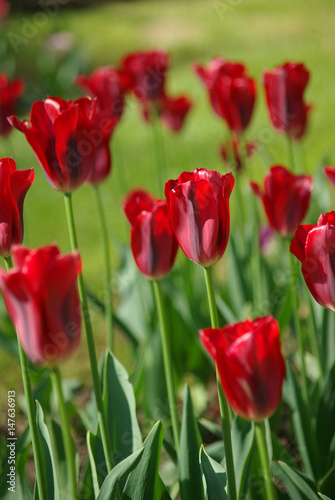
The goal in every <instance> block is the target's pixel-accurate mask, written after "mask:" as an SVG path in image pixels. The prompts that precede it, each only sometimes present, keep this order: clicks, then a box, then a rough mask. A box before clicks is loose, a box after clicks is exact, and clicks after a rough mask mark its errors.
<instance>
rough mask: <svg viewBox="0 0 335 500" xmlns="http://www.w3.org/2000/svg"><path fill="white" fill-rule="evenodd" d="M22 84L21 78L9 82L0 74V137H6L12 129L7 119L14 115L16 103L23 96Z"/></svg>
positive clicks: (5, 76) (3, 74)
mask: <svg viewBox="0 0 335 500" xmlns="http://www.w3.org/2000/svg"><path fill="white" fill-rule="evenodd" d="M23 91H24V82H23V80H21V78H16V79H15V80H13V81H12V82H10V81H9V78H8V76H7V75H6V73H0V135H2V136H7V135H8V134H9V133H10V132H11V130H12V127H11V126H10V124H9V123H8V120H7V117H8V116H10V115H12V114H13V113H15V107H16V101H17V100H18V98H19V97H20V96H21V95H22V94H23Z"/></svg>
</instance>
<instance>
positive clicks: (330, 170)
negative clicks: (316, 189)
mask: <svg viewBox="0 0 335 500" xmlns="http://www.w3.org/2000/svg"><path fill="white" fill-rule="evenodd" d="M324 172H325V175H326V177H327V179H328V180H329V182H331V183H332V185H333V186H334V187H335V167H324Z"/></svg>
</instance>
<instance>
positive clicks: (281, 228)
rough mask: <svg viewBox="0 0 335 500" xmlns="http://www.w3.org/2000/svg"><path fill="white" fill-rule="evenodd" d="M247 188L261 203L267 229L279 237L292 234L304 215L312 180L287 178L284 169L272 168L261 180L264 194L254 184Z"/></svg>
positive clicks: (287, 173) (307, 176)
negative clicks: (269, 228) (266, 220)
mask: <svg viewBox="0 0 335 500" xmlns="http://www.w3.org/2000/svg"><path fill="white" fill-rule="evenodd" d="M250 185H251V188H252V190H253V191H254V193H255V194H256V196H258V197H259V198H260V199H261V200H262V202H263V205H264V209H265V213H266V216H267V218H268V221H269V224H270V226H271V227H272V228H273V229H274V230H275V231H277V232H278V233H279V234H281V235H282V236H289V235H291V234H293V233H294V231H295V230H296V227H297V226H298V224H300V223H301V221H302V219H303V218H304V217H305V215H306V212H307V209H308V206H309V201H310V197H311V191H312V187H313V182H312V178H311V177H310V176H309V175H294V174H291V172H289V171H288V170H287V169H286V168H285V167H282V166H280V165H275V166H273V167H271V168H270V170H269V171H268V173H267V174H266V176H265V180H264V191H263V190H262V189H261V188H260V187H259V186H258V184H256V183H255V182H251V183H250Z"/></svg>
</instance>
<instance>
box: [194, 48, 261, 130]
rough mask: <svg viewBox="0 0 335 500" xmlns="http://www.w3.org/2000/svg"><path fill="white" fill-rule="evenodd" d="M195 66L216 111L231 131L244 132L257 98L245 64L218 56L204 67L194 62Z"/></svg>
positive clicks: (254, 85)
mask: <svg viewBox="0 0 335 500" xmlns="http://www.w3.org/2000/svg"><path fill="white" fill-rule="evenodd" d="M194 69H195V72H196V73H197V75H198V76H199V77H200V78H201V80H202V82H203V83H204V85H205V86H206V88H207V90H208V92H209V98H210V102H211V104H212V107H213V109H214V111H215V113H216V114H217V115H218V116H220V117H221V118H223V119H224V120H225V122H226V123H227V125H228V127H229V129H230V130H231V131H232V132H235V133H236V134H240V133H241V132H243V131H244V130H245V129H246V128H247V127H248V125H249V123H250V120H251V116H252V112H253V109H254V105H255V99H256V84H255V81H254V79H253V78H251V77H250V76H248V74H247V72H246V67H245V66H244V65H243V64H241V63H232V62H229V61H226V60H225V59H223V58H221V57H218V58H215V59H213V60H212V61H211V62H210V63H209V65H208V66H207V67H203V66H201V65H200V64H196V65H194Z"/></svg>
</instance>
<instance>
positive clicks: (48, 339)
mask: <svg viewBox="0 0 335 500" xmlns="http://www.w3.org/2000/svg"><path fill="white" fill-rule="evenodd" d="M12 256H13V263H14V267H13V268H11V269H10V270H9V271H8V272H5V271H4V270H0V288H1V290H2V293H3V296H4V299H5V303H6V307H7V311H8V314H9V316H10V318H11V320H12V321H13V324H14V326H15V328H16V330H17V334H18V337H19V340H20V342H21V345H22V347H23V349H24V351H25V353H26V354H27V356H28V358H29V359H30V360H31V361H32V362H33V363H36V364H38V365H49V366H52V365H55V364H57V363H58V361H60V360H61V359H63V358H66V357H67V356H69V354H71V353H72V352H73V351H74V350H75V349H76V348H77V347H78V344H79V341H80V330H81V314H80V306H79V298H78V293H77V285H76V279H77V275H78V274H79V273H80V272H81V262H80V257H79V254H78V252H73V253H70V254H67V255H61V253H60V251H59V250H58V248H57V247H56V246H54V245H51V246H46V247H43V248H39V249H37V250H30V249H28V248H25V247H23V246H20V245H17V246H15V247H14V248H13V252H12Z"/></svg>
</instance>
